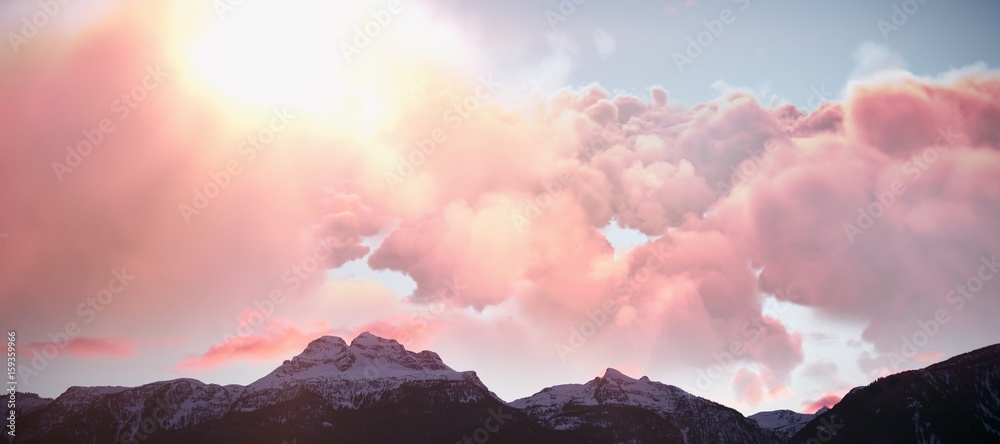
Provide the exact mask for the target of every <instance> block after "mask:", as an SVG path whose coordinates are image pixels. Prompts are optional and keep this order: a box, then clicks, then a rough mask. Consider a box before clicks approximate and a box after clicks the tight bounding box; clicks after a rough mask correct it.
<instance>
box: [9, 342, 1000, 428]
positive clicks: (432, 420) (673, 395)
mask: <svg viewBox="0 0 1000 444" xmlns="http://www.w3.org/2000/svg"><path fill="white" fill-rule="evenodd" d="M998 361H1000V345H995V346H991V347H987V348H984V349H980V350H976V351H974V352H971V353H967V354H964V355H960V356H957V357H955V358H953V359H949V360H947V361H944V362H941V363H939V364H936V365H933V366H930V367H928V368H926V369H923V370H919V371H909V372H903V373H900V374H896V375H892V376H888V377H885V378H880V379H879V380H877V381H875V382H873V383H871V384H869V385H868V386H865V387H859V388H856V389H854V390H851V392H849V393H848V394H847V395H846V396H845V397H844V399H843V400H842V401H841V402H840V403H838V404H837V405H836V406H834V407H833V408H831V409H829V410H820V411H818V412H817V413H816V414H814V415H808V414H800V413H795V412H791V411H787V410H779V411H774V412H761V413H757V414H755V415H753V416H751V417H750V418H746V417H744V416H743V415H741V414H740V413H739V412H737V411H735V410H733V409H730V408H728V407H726V406H723V405H720V404H717V403H714V402H712V401H709V400H707V399H703V398H700V397H697V396H694V395H692V394H690V393H687V392H685V391H684V390H681V389H679V388H677V387H674V386H671V385H667V384H662V383H659V382H655V381H651V380H650V379H649V378H647V377H642V378H640V379H634V378H631V377H628V376H626V375H624V374H622V373H621V372H618V371H617V370H614V369H608V370H607V371H606V372H605V374H604V376H602V377H597V378H594V379H593V380H591V381H588V382H586V383H585V384H566V385H558V386H554V387H549V388H546V389H544V390H542V391H540V392H538V393H536V394H534V395H532V396H529V397H527V398H523V399H519V400H516V401H514V402H511V403H509V404H508V403H505V402H504V401H503V400H501V399H500V398H498V397H497V396H496V395H495V394H493V393H492V392H490V391H489V389H488V388H487V387H486V386H485V385H484V384H483V383H482V382H481V381H480V380H479V378H478V377H477V376H476V373H475V372H471V371H466V372H459V371H455V370H453V369H452V368H451V367H448V366H447V365H445V364H444V362H442V360H441V358H440V357H439V356H438V355H437V354H435V353H433V352H430V351H423V352H420V353H414V352H412V351H409V350H406V349H405V348H404V347H403V346H402V345H401V344H399V343H398V342H396V341H394V340H391V339H384V338H380V337H377V336H374V335H371V334H368V333H363V334H361V335H359V336H358V337H357V338H355V339H354V340H353V341H351V343H350V344H347V343H346V342H345V341H344V340H343V339H341V338H338V337H333V336H324V337H321V338H318V339H316V340H314V341H312V342H311V343H309V345H308V346H307V347H306V348H305V350H303V351H302V353H300V354H298V355H297V356H295V357H293V358H292V359H290V360H287V361H285V362H284V363H282V364H281V365H280V366H278V367H277V368H276V369H274V371H272V372H271V373H269V374H268V375H266V376H264V377H262V378H260V379H258V380H257V381H254V382H253V383H251V384H250V385H247V386H245V387H244V386H240V385H226V386H220V385H216V384H205V383H203V382H200V381H197V380H194V379H176V380H172V381H161V382H154V383H151V384H146V385H143V386H139V387H71V388H69V389H68V390H66V392H65V393H63V394H62V395H60V396H59V397H57V398H56V399H47V398H41V397H39V396H37V395H34V394H31V393H19V394H18V404H17V410H18V411H17V418H18V419H17V431H18V436H17V440H16V441H14V442H17V443H26V444H60V443H92V444H98V443H122V444H133V443H144V444H161V443H180V442H183V443H192V444H200V443H206V444H207V443H218V442H240V443H248V444H256V443H261V444H265V443H266V444H278V443H294V444H308V443H400V442H405V443H416V444H420V443H446V444H447V443H460V444H464V443H472V442H479V443H481V442H490V443H546V444H549V443H552V444H571V443H572V444H587V443H590V444H599V443H601V444H603V443H632V444H641V443H658V444H659V443H691V444H695V443H741V444H742V443H761V444H764V443H768V444H770V443H774V444H780V443H785V442H787V443H790V444H799V443H815V442H823V443H854V442H864V443H897V442H899V443H903V442H906V443H932V442H977V443H979V442H984V443H985V442H1000V432H998V431H1000V365H998V364H1000V362H998ZM0 442H10V441H9V440H8V437H7V435H6V434H5V435H3V438H0Z"/></svg>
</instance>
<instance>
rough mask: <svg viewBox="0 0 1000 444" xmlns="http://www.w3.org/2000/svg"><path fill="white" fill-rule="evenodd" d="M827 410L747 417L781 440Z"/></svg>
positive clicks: (778, 411) (760, 414)
mask: <svg viewBox="0 0 1000 444" xmlns="http://www.w3.org/2000/svg"><path fill="white" fill-rule="evenodd" d="M827 410H830V409H828V408H826V407H823V408H822V409H819V411H817V412H816V413H798V412H793V411H791V410H774V411H770V412H760V413H755V414H753V415H750V416H748V418H750V419H752V420H754V422H756V423H757V425H759V426H760V427H761V428H763V429H765V430H770V431H772V432H774V434H775V435H776V436H778V437H779V438H781V439H782V440H786V439H788V438H791V437H792V435H794V434H795V432H798V431H799V430H801V429H802V427H803V426H805V425H806V424H807V423H809V421H812V419H813V418H815V417H816V415H821V414H823V413H824V412H826V411H827Z"/></svg>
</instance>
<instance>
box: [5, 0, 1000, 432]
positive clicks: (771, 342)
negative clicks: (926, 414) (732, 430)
mask: <svg viewBox="0 0 1000 444" xmlns="http://www.w3.org/2000/svg"><path fill="white" fill-rule="evenodd" d="M998 18H1000V4H997V3H996V2H990V1H971V0H970V1H950V2H944V1H941V0H926V1H922V2H920V1H917V0H910V1H895V2H893V1H888V0H884V1H883V0H879V1H860V0H858V1H853V0H852V1H844V2H818V1H804V0H802V1H784V2H774V1H771V2H765V1H763V0H734V1H731V0H717V1H709V0H678V1H664V0H661V1H634V2H610V1H601V0H586V1H581V0H576V1H574V0H562V1H556V0H548V1H527V0H513V1H509V2H485V1H458V0H439V1H428V0H398V1H358V2H326V1H320V0H286V1H282V2H276V1H265V0H245V1H242V2H240V1H235V0H217V1H211V2H180V1H165V0H148V1H144V2H124V1H118V0H94V1H88V2H70V3H68V4H66V5H63V4H62V3H60V2H55V1H48V2H47V1H41V2H35V1H22V0H14V1H7V2H3V3H0V31H2V34H3V36H4V39H5V45H4V46H2V47H0V76H2V77H0V80H2V81H0V115H2V118H0V134H2V135H3V148H2V150H0V209H2V210H0V276H2V277H0V307H2V308H0V328H3V329H5V330H8V331H14V332H16V340H17V345H18V347H19V348H18V350H19V361H18V362H19V367H18V368H19V373H20V377H21V381H20V384H21V385H20V386H19V388H20V389H21V390H22V391H31V392H37V393H40V394H42V395H44V396H50V397H53V396H57V395H59V394H60V393H62V392H63V391H65V390H66V388H68V387H70V386H74V385H78V386H94V385H127V386H134V385H141V384H144V383H148V382H153V381H157V380H166V379H175V378H181V377H190V378H197V379H200V380H203V381H206V382H211V383H219V384H229V383H240V384H247V383H250V382H252V381H254V380H256V379H257V378H259V377H261V376H263V375H265V374H267V373H268V372H270V371H271V370H272V369H273V368H274V367H276V366H277V365H280V363H281V362H282V361H283V360H285V359H289V358H290V357H291V356H294V355H295V354H297V353H299V352H300V351H301V350H302V349H303V348H304V347H305V345H306V344H307V343H308V342H309V341H310V340H312V339H315V338H317V337H319V336H322V335H336V336H341V337H343V338H345V339H346V340H348V341H349V340H350V339H353V338H354V337H355V336H356V335H358V334H359V333H361V332H363V331H370V332H372V333H374V334H377V335H380V336H384V337H389V338H394V339H396V340H398V341H400V342H401V343H402V344H404V345H405V346H406V347H407V348H409V349H411V350H417V351H419V350H425V349H426V350H433V351H436V352H437V353H439V354H440V355H441V357H442V358H443V360H444V361H445V363H447V364H448V365H449V366H451V367H452V368H454V369H456V370H475V371H476V372H477V374H478V375H479V377H480V378H481V380H482V381H483V382H484V383H485V384H486V385H487V386H488V387H489V388H490V389H491V390H493V391H494V392H495V393H496V394H497V395H498V396H500V397H501V398H502V399H504V400H507V401H512V400H514V399H517V398H521V397H525V396H529V395H531V394H534V393H535V392H537V391H539V390H541V389H542V388H545V387H547V386H551V385H556V384H563V383H574V382H575V383H583V382H585V381H587V380H589V379H592V378H594V377H595V376H599V375H602V374H603V373H604V370H605V369H606V368H608V367H613V368H616V369H618V370H620V371H622V372H623V373H625V374H627V375H630V376H633V377H635V378H639V377H641V376H649V377H650V378H651V379H653V380H657V381H661V382H664V383H667V384H671V385H675V386H678V387H680V388H682V389H684V390H686V391H688V392H691V393H693V394H696V395H699V396H702V397H706V398H709V399H712V400H714V401H717V402H720V403H723V404H725V405H728V406H731V407H733V408H736V409H738V410H739V411H741V412H743V413H744V414H751V413H754V412H757V411H762V410H774V409H790V410H795V411H801V412H812V411H815V410H816V409H818V408H819V407H821V406H824V405H832V403H835V402H836V401H837V400H838V399H840V397H841V396H843V395H844V394H845V393H846V392H847V391H848V390H850V389H851V388H853V387H856V386H859V385H864V384H867V383H868V382H870V381H871V380H873V379H875V378H877V377H880V376H884V375H887V374H891V373H895V372H899V371H903V370H908V369H914V368H921V367H925V366H927V365H930V364H932V363H934V362H939V361H941V360H943V359H947V358H949V357H952V356H955V355H957V354H960V353H963V352H966V351H970V350H973V349H976V348H978V347H982V346H985V345H989V344H993V343H995V342H996V341H997V338H1000V334H998V333H1000V328H998V326H997V324H996V322H995V319H997V318H998V317H1000V300H998V298H997V296H998V293H1000V286H998V283H997V281H994V280H993V279H992V278H993V276H994V275H995V274H996V273H998V270H997V268H998V265H997V262H996V261H997V259H996V255H997V253H1000V233H998V231H997V221H998V220H1000V72H998V71H997V67H998V66H1000V52H998V50H997V49H996V45H995V42H997V41H1000V28H998V27H996V26H995V24H996V22H997V19H998Z"/></svg>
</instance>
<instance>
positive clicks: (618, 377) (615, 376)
mask: <svg viewBox="0 0 1000 444" xmlns="http://www.w3.org/2000/svg"><path fill="white" fill-rule="evenodd" d="M604 379H610V380H612V381H634V380H635V378H630V377H628V376H626V375H625V374H624V373H622V372H620V371H618V370H615V369H613V368H611V367H608V369H607V370H605V371H604Z"/></svg>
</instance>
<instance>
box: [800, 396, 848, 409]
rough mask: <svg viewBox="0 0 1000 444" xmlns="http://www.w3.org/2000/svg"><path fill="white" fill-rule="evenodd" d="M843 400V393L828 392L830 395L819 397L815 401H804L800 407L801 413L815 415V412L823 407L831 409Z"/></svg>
mask: <svg viewBox="0 0 1000 444" xmlns="http://www.w3.org/2000/svg"><path fill="white" fill-rule="evenodd" d="M843 398H844V394H843V393H839V392H830V393H827V394H825V395H823V396H820V397H819V398H817V399H815V400H812V401H804V402H803V403H802V405H803V407H802V412H803V413H816V411H817V410H819V409H821V408H823V407H827V408H829V407H833V406H834V405H836V404H837V403H838V402H840V400H841V399H843Z"/></svg>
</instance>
